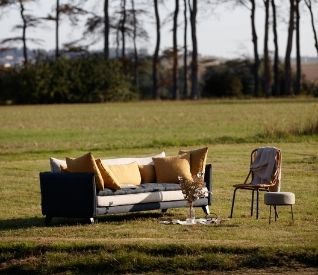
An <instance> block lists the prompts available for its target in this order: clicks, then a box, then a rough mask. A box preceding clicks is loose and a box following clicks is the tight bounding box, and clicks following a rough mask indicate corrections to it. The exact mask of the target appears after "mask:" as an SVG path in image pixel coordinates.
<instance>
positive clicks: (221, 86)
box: [203, 60, 254, 97]
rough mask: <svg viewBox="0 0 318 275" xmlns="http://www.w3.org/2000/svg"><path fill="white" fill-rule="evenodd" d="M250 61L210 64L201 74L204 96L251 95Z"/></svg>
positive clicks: (252, 85)
mask: <svg viewBox="0 0 318 275" xmlns="http://www.w3.org/2000/svg"><path fill="white" fill-rule="evenodd" d="M253 87H254V83H253V75H252V63H251V62H250V61H249V60H231V61H227V62H225V63H222V64H220V65H216V66H211V67H209V68H208V69H207V70H206V73H205V74H204V76H203V96H204V97H239V96H242V95H252V92H253Z"/></svg>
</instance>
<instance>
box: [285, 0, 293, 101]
mask: <svg viewBox="0 0 318 275" xmlns="http://www.w3.org/2000/svg"><path fill="white" fill-rule="evenodd" d="M294 1H295V0H290V10H289V25H288V37H287V47H286V54H285V72H284V73H285V85H284V86H285V94H287V95H293V91H292V85H291V82H292V77H291V63H290V55H291V51H292V47H293V33H294V12H295V3H294Z"/></svg>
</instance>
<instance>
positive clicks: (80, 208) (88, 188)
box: [40, 172, 96, 218]
mask: <svg viewBox="0 0 318 275" xmlns="http://www.w3.org/2000/svg"><path fill="white" fill-rule="evenodd" d="M40 188H41V205H42V214H43V215H46V216H47V217H74V218H88V217H89V218H90V217H95V216H96V184H95V177H94V174H93V173H51V172H41V173H40Z"/></svg>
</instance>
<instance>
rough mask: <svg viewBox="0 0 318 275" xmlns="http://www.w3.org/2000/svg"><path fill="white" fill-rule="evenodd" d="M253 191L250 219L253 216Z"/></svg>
mask: <svg viewBox="0 0 318 275" xmlns="http://www.w3.org/2000/svg"><path fill="white" fill-rule="evenodd" d="M254 191H255V190H252V203H251V217H252V216H253V209H254Z"/></svg>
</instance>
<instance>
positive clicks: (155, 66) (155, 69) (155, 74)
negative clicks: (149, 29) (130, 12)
mask: <svg viewBox="0 0 318 275" xmlns="http://www.w3.org/2000/svg"><path fill="white" fill-rule="evenodd" d="M154 9H155V17H156V35H157V39H156V48H155V52H154V55H153V63H152V80H153V98H154V99H159V89H158V58H159V48H160V17H159V10H158V0H154Z"/></svg>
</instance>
